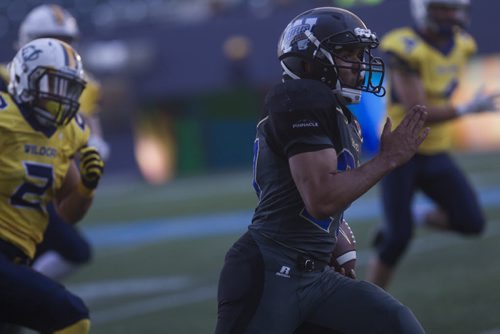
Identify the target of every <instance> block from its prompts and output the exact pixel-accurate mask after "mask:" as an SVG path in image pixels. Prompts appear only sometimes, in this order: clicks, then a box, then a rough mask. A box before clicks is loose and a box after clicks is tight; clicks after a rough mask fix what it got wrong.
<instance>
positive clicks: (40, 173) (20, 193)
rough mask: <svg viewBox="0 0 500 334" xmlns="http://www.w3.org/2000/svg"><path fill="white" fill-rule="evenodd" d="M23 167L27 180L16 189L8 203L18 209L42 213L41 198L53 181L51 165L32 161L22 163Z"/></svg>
mask: <svg viewBox="0 0 500 334" xmlns="http://www.w3.org/2000/svg"><path fill="white" fill-rule="evenodd" d="M23 165H24V169H25V171H26V176H27V180H26V181H25V182H23V183H22V184H21V185H20V186H19V187H18V188H17V189H16V191H15V192H14V194H13V195H12V196H11V198H10V203H11V204H12V205H14V206H18V207H24V208H31V209H35V210H39V211H43V210H44V209H43V208H42V198H43V196H44V195H45V191H47V189H49V188H50V187H52V183H53V181H54V174H53V168H52V165H44V164H40V163H36V162H32V161H23ZM28 179H30V180H28Z"/></svg>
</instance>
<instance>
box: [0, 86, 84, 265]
mask: <svg viewBox="0 0 500 334" xmlns="http://www.w3.org/2000/svg"><path fill="white" fill-rule="evenodd" d="M29 115H30V114H29V113H27V111H26V110H25V109H24V107H21V106H18V105H17V104H16V103H15V102H14V101H13V99H12V98H11V96H10V95H9V94H8V93H5V92H0V152H2V154H0V238H1V239H3V240H6V241H8V242H9V243H11V244H13V245H15V246H17V247H18V248H19V249H21V250H22V251H23V252H24V253H25V254H26V255H27V256H29V257H30V258H32V257H33V256H34V254H35V247H36V245H37V244H38V243H40V242H41V241H42V238H43V234H44V232H45V229H46V227H47V224H48V214H47V209H46V205H47V204H48V203H49V202H50V201H51V200H52V199H53V197H54V195H55V193H56V191H57V190H58V189H59V188H61V186H62V184H63V181H64V178H65V176H66V174H67V172H68V168H69V166H70V163H71V161H72V159H73V156H74V155H75V153H76V152H77V151H78V150H79V149H80V148H81V147H83V146H84V145H86V143H87V141H88V138H89V128H88V126H86V125H85V122H84V121H83V119H82V117H81V116H80V115H77V116H76V117H75V118H74V119H73V120H71V122H70V123H69V124H68V125H67V126H65V127H63V128H58V129H54V131H52V133H50V134H48V133H44V130H43V129H38V130H35V128H36V125H33V126H32V125H30V124H32V123H30V122H29V119H30V116H29ZM45 132H46V131H45Z"/></svg>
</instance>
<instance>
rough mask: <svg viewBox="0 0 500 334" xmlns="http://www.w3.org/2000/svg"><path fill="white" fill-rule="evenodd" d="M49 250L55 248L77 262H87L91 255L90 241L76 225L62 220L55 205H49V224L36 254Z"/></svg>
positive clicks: (65, 256) (68, 258)
mask: <svg viewBox="0 0 500 334" xmlns="http://www.w3.org/2000/svg"><path fill="white" fill-rule="evenodd" d="M49 250H55V251H56V252H58V253H59V254H61V255H63V256H64V258H66V259H67V260H69V261H72V262H76V263H80V262H86V261H88V260H89V259H90V257H91V249H90V245H89V243H88V241H87V240H86V239H85V238H84V237H83V236H82V234H81V233H80V231H79V230H78V229H77V228H76V227H75V226H74V225H72V224H69V223H66V222H65V221H64V220H62V218H61V217H59V216H58V214H57V212H56V211H55V209H54V208H53V206H49V224H48V225H47V229H46V230H45V234H44V238H43V241H42V243H41V244H40V245H38V247H37V254H36V256H39V255H41V254H43V253H44V252H46V251H49Z"/></svg>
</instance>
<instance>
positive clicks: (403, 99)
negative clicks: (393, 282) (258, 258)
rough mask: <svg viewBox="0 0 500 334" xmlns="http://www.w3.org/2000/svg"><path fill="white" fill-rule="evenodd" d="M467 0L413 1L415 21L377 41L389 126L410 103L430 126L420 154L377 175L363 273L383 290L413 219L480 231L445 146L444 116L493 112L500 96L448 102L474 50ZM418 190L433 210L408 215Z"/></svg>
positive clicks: (480, 220)
mask: <svg viewBox="0 0 500 334" xmlns="http://www.w3.org/2000/svg"><path fill="white" fill-rule="evenodd" d="M469 2H470V1H469V0H411V9H412V14H413V16H414V18H415V20H416V23H417V25H416V27H415V28H414V27H406V28H399V29H395V30H393V31H391V32H389V33H388V34H387V35H386V36H384V38H383V39H382V42H381V49H382V50H383V51H384V52H385V53H386V55H387V61H386V63H387V64H388V65H389V69H390V77H389V80H390V81H389V86H390V87H389V88H390V94H388V95H389V96H390V101H389V104H388V113H389V116H390V117H391V118H392V120H393V124H394V125H397V124H399V122H401V120H402V119H403V117H404V115H405V114H406V113H407V111H408V110H409V109H410V108H411V106H413V105H415V104H423V105H426V106H427V110H428V113H429V115H428V117H427V123H428V124H429V126H430V127H431V131H430V133H429V135H428V137H427V138H426V140H425V141H424V142H423V144H422V145H421V146H420V148H419V151H418V154H416V155H415V156H414V157H413V158H412V159H411V160H410V161H409V162H408V163H407V164H405V165H404V166H402V167H400V168H398V169H396V170H394V171H393V172H391V174H389V175H388V176H386V177H385V178H384V180H383V181H382V187H381V189H382V199H383V208H384V213H385V224H384V225H383V227H382V228H381V229H380V231H379V233H378V235H377V238H376V241H375V245H376V248H377V254H376V256H375V257H374V258H373V259H372V261H371V263H370V266H369V270H368V275H367V276H368V279H369V280H370V281H372V282H374V283H376V284H378V285H379V286H381V287H384V288H385V287H386V286H387V284H388V283H389V281H390V279H391V277H392V276H393V273H394V270H395V267H396V265H397V263H398V261H399V260H400V257H401V256H402V254H403V253H404V252H405V250H406V248H407V246H408V244H409V242H410V240H411V236H412V233H413V227H414V225H415V224H418V223H419V221H420V222H421V223H424V224H427V225H431V226H439V227H441V228H443V229H445V230H452V231H455V232H458V233H461V234H466V235H477V234H479V233H481V232H482V231H483V229H484V225H485V220H484V216H483V213H482V210H481V208H480V206H479V203H478V200H477V198H476V195H475V193H474V190H473V189H472V187H471V186H470V184H469V182H468V181H467V179H466V177H465V175H464V174H463V172H462V171H461V170H460V169H459V168H458V166H457V165H456V164H455V163H454V162H453V160H452V159H451V157H450V156H449V154H448V153H447V152H448V151H449V150H450V148H451V133H450V132H451V128H450V126H451V123H450V122H449V121H450V120H453V119H456V118H458V117H461V116H463V115H467V114H471V113H477V112H482V111H488V110H494V109H495V108H496V101H495V100H496V98H497V97H498V94H487V93H485V92H484V91H482V90H480V91H478V92H477V94H476V96H475V97H474V98H473V99H472V100H471V101H470V102H469V103H466V104H463V105H458V106H454V105H452V104H451V102H450V99H451V96H452V94H453V92H454V91H455V89H456V88H457V86H458V83H459V77H460V75H461V73H462V71H463V70H464V68H465V66H466V64H467V62H468V60H469V58H470V57H471V56H472V55H473V54H474V53H475V52H476V43H475V41H474V38H473V37H472V36H471V35H469V34H468V33H467V32H466V31H465V30H464V29H463V28H464V27H465V26H466V24H467V21H468V16H467V13H468V6H469ZM417 190H421V191H423V193H424V194H425V195H426V196H428V197H429V198H430V199H431V200H432V201H433V202H434V203H435V204H436V205H437V208H436V209H432V210H430V211H428V212H423V213H420V214H419V215H417V216H414V215H413V214H412V210H411V209H412V206H411V202H412V198H413V195H414V192H415V191H417Z"/></svg>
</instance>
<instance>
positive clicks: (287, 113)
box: [266, 80, 336, 158]
mask: <svg viewBox="0 0 500 334" xmlns="http://www.w3.org/2000/svg"><path fill="white" fill-rule="evenodd" d="M308 81H310V80H295V81H292V82H290V83H289V82H287V83H285V84H284V85H282V86H281V87H279V88H278V89H277V90H275V92H274V94H271V95H270V97H269V98H268V99H267V100H266V109H267V110H268V115H269V123H268V124H269V126H268V129H269V130H268V132H269V136H268V137H269V140H271V141H272V145H271V146H272V147H275V149H276V150H278V152H277V153H279V154H281V155H284V156H286V157H288V158H290V157H291V156H293V155H296V154H299V153H303V152H311V151H318V150H321V149H324V148H329V147H334V146H333V143H332V139H331V131H330V127H331V126H330V117H329V115H333V114H334V113H335V106H336V100H335V98H334V96H333V94H332V92H331V91H330V89H329V88H328V87H327V86H326V85H324V84H322V83H320V82H308Z"/></svg>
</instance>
